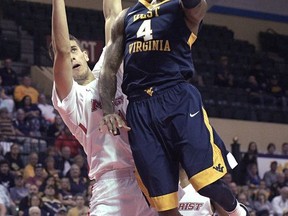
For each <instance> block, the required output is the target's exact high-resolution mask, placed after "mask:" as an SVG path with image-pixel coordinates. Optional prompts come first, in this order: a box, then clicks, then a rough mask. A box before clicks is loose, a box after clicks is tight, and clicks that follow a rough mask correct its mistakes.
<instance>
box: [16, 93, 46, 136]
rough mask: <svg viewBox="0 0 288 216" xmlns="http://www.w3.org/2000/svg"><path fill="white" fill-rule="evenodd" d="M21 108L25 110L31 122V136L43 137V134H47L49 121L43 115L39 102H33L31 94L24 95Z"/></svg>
mask: <svg viewBox="0 0 288 216" xmlns="http://www.w3.org/2000/svg"><path fill="white" fill-rule="evenodd" d="M19 108H22V109H23V110H24V112H25V120H26V121H28V122H29V124H30V136H35V137H41V135H46V131H47V128H48V122H47V121H46V120H45V119H44V118H43V117H42V113H41V110H40V109H39V108H38V106H37V104H32V103H31V97H30V96H28V95H26V96H24V98H23V99H22V101H21V103H20V105H19Z"/></svg>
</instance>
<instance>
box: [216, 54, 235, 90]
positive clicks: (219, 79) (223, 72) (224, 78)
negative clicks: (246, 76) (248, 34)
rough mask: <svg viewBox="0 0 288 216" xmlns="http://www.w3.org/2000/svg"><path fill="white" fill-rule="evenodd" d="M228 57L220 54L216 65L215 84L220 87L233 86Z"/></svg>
mask: <svg viewBox="0 0 288 216" xmlns="http://www.w3.org/2000/svg"><path fill="white" fill-rule="evenodd" d="M230 70H231V69H230V65H229V58H228V57H227V56H221V57H220V59H219V64H218V66H217V67H216V77H215V81H214V83H215V85H217V86H222V87H234V76H233V74H232V73H231V71H230Z"/></svg>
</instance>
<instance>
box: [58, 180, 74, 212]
mask: <svg viewBox="0 0 288 216" xmlns="http://www.w3.org/2000/svg"><path fill="white" fill-rule="evenodd" d="M59 200H60V201H61V203H62V204H63V205H65V207H66V208H67V209H70V208H71V207H74V206H75V205H76V203H75V200H74V199H73V195H72V193H71V186H70V181H69V178H67V177H63V178H61V179H60V189H59Z"/></svg>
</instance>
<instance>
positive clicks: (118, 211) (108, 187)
mask: <svg viewBox="0 0 288 216" xmlns="http://www.w3.org/2000/svg"><path fill="white" fill-rule="evenodd" d="M103 1H104V2H103V3H104V4H103V10H104V15H105V17H106V18H107V21H106V25H105V32H106V42H107V41H108V40H109V37H110V34H109V33H108V32H110V24H111V23H112V22H113V19H114V18H115V16H116V15H117V14H118V12H120V11H121V9H122V7H121V0H103ZM52 6H53V11H52V45H53V50H52V53H51V52H50V53H51V54H52V58H53V60H54V65H53V72H54V86H53V92H52V101H53V105H54V107H55V108H56V109H57V110H58V112H59V113H60V115H61V117H62V118H63V120H64V122H65V124H66V125H67V126H68V127H69V129H70V131H71V132H72V133H73V135H75V137H76V138H77V139H78V140H79V142H80V143H81V145H82V146H83V148H84V151H85V153H86V154H87V160H88V164H89V167H90V170H89V177H90V179H91V180H95V184H94V185H93V190H92V197H91V200H90V215H91V216H96V215H97V216H144V215H145V216H156V215H157V213H156V212H155V211H154V210H153V209H152V208H150V207H149V205H148V204H147V202H146V200H145V198H144V196H143V195H142V192H141V190H140V189H139V187H138V185H137V182H136V179H135V176H134V173H133V171H134V161H133V158H132V154H131V151H130V147H129V144H128V138H127V132H122V133H120V134H119V135H117V136H111V134H110V133H100V132H99V130H98V126H99V125H98V124H99V122H100V120H101V119H102V110H101V103H100V99H99V94H98V90H97V87H96V86H97V82H98V78H97V77H96V78H95V77H94V75H93V73H92V71H91V70H90V69H89V67H88V64H87V61H88V60H89V59H88V56H87V53H86V52H85V51H83V50H82V49H81V47H80V44H79V42H78V40H77V39H76V38H73V37H71V36H69V30H68V24H67V18H66V12H65V2H64V0H52ZM108 8H109V10H108ZM91 21H92V22H93V20H91ZM104 52H105V51H104ZM101 59H103V57H102V58H101ZM101 65H102V63H101V62H99V63H98V65H97V66H96V67H95V74H96V75H97V73H98V71H97V69H98V70H99V69H100V68H101ZM118 74H122V73H118ZM118 80H122V79H120V78H119V79H118ZM117 85H118V91H117V94H116V100H115V102H114V104H115V110H117V111H118V112H119V114H120V115H123V116H124V115H125V110H126V105H127V104H126V103H127V100H126V98H125V96H124V95H123V94H122V91H121V90H120V83H118V84H117ZM121 130H122V129H121ZM123 130H125V128H124V129H123Z"/></svg>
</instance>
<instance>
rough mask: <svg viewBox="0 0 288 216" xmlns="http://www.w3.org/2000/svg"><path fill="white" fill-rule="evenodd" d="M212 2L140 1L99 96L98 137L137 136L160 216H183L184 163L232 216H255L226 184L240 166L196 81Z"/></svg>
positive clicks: (115, 44)
mask: <svg viewBox="0 0 288 216" xmlns="http://www.w3.org/2000/svg"><path fill="white" fill-rule="evenodd" d="M206 8H207V3H206V1H205V0H182V1H181V2H180V1H179V0H162V1H161V0H153V1H151V0H139V2H138V3H136V5H135V6H133V7H130V8H128V9H126V10H124V11H122V12H121V13H120V15H119V16H118V18H117V19H116V21H115V23H114V25H113V27H112V32H111V41H110V44H109V45H108V46H107V49H106V55H105V58H104V65H103V69H102V71H101V74H100V80H99V91H100V98H101V101H102V108H103V114H104V117H103V120H102V122H101V123H100V126H99V130H100V131H102V132H105V131H104V125H106V126H107V127H108V130H109V131H110V132H111V133H113V135H117V134H118V133H117V131H118V129H119V128H123V127H124V128H126V129H131V130H130V131H129V142H130V146H131V149H132V153H133V157H134V160H135V163H136V167H137V169H138V171H139V173H140V176H141V180H142V181H143V183H144V185H145V187H146V189H147V190H148V193H149V196H150V197H151V200H152V202H153V206H155V207H156V209H157V211H158V212H159V215H161V216H179V215H181V214H180V213H179V211H178V209H177V206H178V199H177V187H178V179H179V163H180V164H181V165H182V167H183V169H184V170H185V171H186V173H187V175H188V177H189V181H190V182H191V184H192V185H193V187H194V188H195V189H196V191H198V192H199V193H200V194H201V195H203V196H206V197H209V198H210V199H212V200H213V201H215V202H217V203H218V204H219V205H220V206H221V207H222V208H223V209H225V210H226V211H227V213H228V214H229V215H233V216H234V215H241V216H242V215H243V216H244V215H248V212H247V210H246V208H245V207H244V206H243V205H242V204H239V203H238V202H237V200H236V198H235V197H234V196H233V194H232V193H231V191H230V190H229V188H228V186H227V185H225V184H224V183H223V182H222V181H221V180H220V178H221V177H223V176H224V175H225V173H226V172H227V170H229V169H231V168H234V167H235V166H236V164H237V163H236V161H235V159H234V157H233V156H232V155H231V153H229V152H228V151H227V150H226V148H225V145H224V143H223V141H222V140H221V138H220V137H219V136H218V134H217V133H216V132H215V130H214V129H213V128H212V126H211V125H210V124H209V120H208V117H207V114H206V111H205V109H204V108H203V104H202V100H201V95H200V93H199V91H198V90H197V89H196V88H195V87H194V86H192V85H191V84H189V83H188V82H186V78H187V77H191V76H192V75H193V74H192V73H193V63H192V57H191V46H192V44H193V43H194V41H195V40H196V38H197V33H198V29H199V25H200V24H201V22H202V19H203V17H204V15H205V13H206ZM123 58H124V76H123V83H122V90H123V92H124V93H125V94H126V95H127V96H128V99H129V105H128V108H127V115H126V117H127V125H128V126H129V127H127V126H126V124H125V121H124V120H123V119H121V117H120V116H119V115H117V114H116V112H115V110H114V105H115V103H116V101H114V98H115V92H116V81H117V77H116V74H117V70H118V68H119V66H120V64H121V61H122V60H123Z"/></svg>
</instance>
